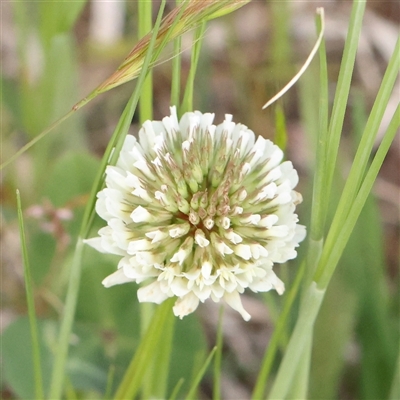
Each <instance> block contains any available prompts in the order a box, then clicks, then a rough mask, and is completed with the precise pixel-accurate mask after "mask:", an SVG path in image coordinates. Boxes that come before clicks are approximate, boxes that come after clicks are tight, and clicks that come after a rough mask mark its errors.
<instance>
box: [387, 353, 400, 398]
mask: <svg viewBox="0 0 400 400" xmlns="http://www.w3.org/2000/svg"><path fill="white" fill-rule="evenodd" d="M397 399H400V346H399V351H398V354H397V361H396V370H395V372H394V375H393V380H392V385H391V387H390V392H389V400H397Z"/></svg>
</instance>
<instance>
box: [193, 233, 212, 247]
mask: <svg viewBox="0 0 400 400" xmlns="http://www.w3.org/2000/svg"><path fill="white" fill-rule="evenodd" d="M194 240H195V242H196V243H197V244H198V245H199V246H200V247H207V246H208V245H209V244H210V241H209V240H207V239H206V237H205V235H204V232H203V231H202V230H201V229H197V230H196V233H195V235H194Z"/></svg>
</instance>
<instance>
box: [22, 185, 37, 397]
mask: <svg viewBox="0 0 400 400" xmlns="http://www.w3.org/2000/svg"><path fill="white" fill-rule="evenodd" d="M16 194H17V209H18V223H19V234H20V241H21V248H22V259H23V266H24V280H25V291H26V301H27V304H28V315H29V326H30V328H31V341H32V360H33V373H34V377H35V395H36V398H37V399H43V398H44V392H43V378H42V367H41V357H40V345H39V333H38V327H37V320H36V313H35V300H34V296H33V290H32V289H33V282H32V276H31V269H30V265H29V257H28V250H27V247H26V237H25V228H24V217H23V213H22V205H21V195H20V193H19V190H17V192H16Z"/></svg>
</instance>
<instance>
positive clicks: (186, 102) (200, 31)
mask: <svg viewBox="0 0 400 400" xmlns="http://www.w3.org/2000/svg"><path fill="white" fill-rule="evenodd" d="M205 28H206V23H205V22H203V23H202V24H201V26H200V27H199V28H197V29H196V33H195V36H194V41H195V43H194V45H193V48H192V55H191V58H190V70H189V76H188V78H187V81H186V88H185V94H184V96H183V101H182V106H181V110H182V114H184V113H185V112H188V111H192V110H193V90H194V79H195V76H196V70H197V65H198V63H199V59H200V50H201V45H202V42H203V38H204V31H205Z"/></svg>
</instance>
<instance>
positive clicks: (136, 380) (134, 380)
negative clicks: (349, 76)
mask: <svg viewBox="0 0 400 400" xmlns="http://www.w3.org/2000/svg"><path fill="white" fill-rule="evenodd" d="M173 301H174V299H173V298H169V299H167V300H166V301H164V302H163V303H162V304H160V305H159V307H158V308H157V309H156V311H155V313H154V315H153V318H152V320H151V323H150V325H149V327H148V329H147V334H146V335H145V337H144V338H143V339H142V340H141V341H140V344H139V347H138V349H137V350H136V352H135V355H134V357H133V358H132V361H131V363H130V364H129V367H128V369H127V370H126V372H125V375H124V377H123V379H122V382H121V384H120V385H119V387H118V389H117V391H116V393H115V396H114V399H119V400H127V399H133V398H134V397H135V395H136V394H137V393H138V392H139V390H140V388H141V386H142V383H143V382H142V379H143V377H144V375H145V374H146V372H147V370H148V368H149V366H150V365H151V362H152V360H153V359H154V356H155V354H156V352H157V347H158V346H159V345H160V340H161V338H162V336H163V330H162V329H160V327H163V326H164V325H165V322H166V320H167V318H168V316H169V315H170V314H171V308H172V302H173Z"/></svg>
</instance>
